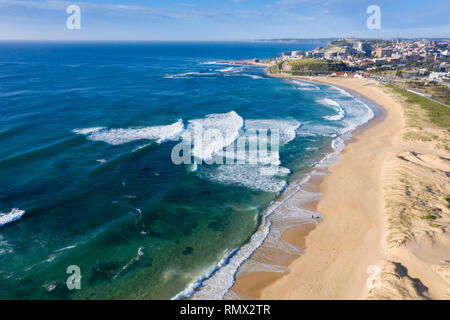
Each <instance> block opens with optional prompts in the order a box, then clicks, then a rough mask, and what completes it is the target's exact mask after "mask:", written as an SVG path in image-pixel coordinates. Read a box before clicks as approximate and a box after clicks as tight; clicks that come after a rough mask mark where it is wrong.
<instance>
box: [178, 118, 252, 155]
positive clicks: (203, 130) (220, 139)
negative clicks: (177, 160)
mask: <svg viewBox="0 0 450 320" xmlns="http://www.w3.org/2000/svg"><path fill="white" fill-rule="evenodd" d="M243 125H244V119H242V117H241V116H239V115H238V114H237V113H236V112H235V111H230V112H228V113H214V114H209V115H206V117H205V118H202V119H193V120H189V122H188V126H187V128H186V131H184V132H183V133H182V134H181V137H182V139H183V140H184V141H186V142H190V143H191V144H193V146H192V154H193V156H194V157H195V158H198V159H203V160H205V161H206V160H209V159H211V158H212V157H213V156H214V155H215V154H216V153H217V152H219V151H222V150H223V149H224V148H225V147H227V146H229V145H230V144H232V143H233V142H234V141H236V139H237V138H238V137H239V130H240V129H242V127H243ZM194 135H195V137H194Z"/></svg>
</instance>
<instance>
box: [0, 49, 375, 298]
mask: <svg viewBox="0 0 450 320" xmlns="http://www.w3.org/2000/svg"><path fill="white" fill-rule="evenodd" d="M315 46H317V44H314V45H312V44H302V43H290V44H287V43H258V42H254V43H251V42H248V43H247V42H221V43H180V42H179V43H169V42H143V43H129V42H115V43H113V42H111V43H109V42H104V43H89V42H85V43H70V42H68V43H63V42H2V43H0V112H1V113H0V299H172V298H176V299H182V298H186V297H189V296H191V295H193V294H194V295H195V294H199V295H200V296H201V297H206V298H208V297H209V298H222V297H223V296H224V294H225V293H226V292H227V290H228V288H229V287H230V286H231V285H232V282H233V277H234V274H235V273H236V271H237V270H238V268H239V266H240V265H241V263H242V262H243V261H244V260H245V259H246V258H248V256H250V255H251V253H252V252H253V250H254V249H256V248H257V247H258V246H259V245H260V244H261V242H262V240H264V237H265V236H267V235H263V236H262V237H256V236H255V234H256V232H257V231H258V230H261V224H263V223H265V216H264V215H265V214H266V213H267V211H268V209H269V208H270V206H271V205H273V203H274V201H276V199H277V198H278V197H279V195H280V194H282V193H283V191H284V192H288V191H289V190H290V187H291V186H293V185H301V181H302V179H304V178H305V177H306V176H307V175H308V174H309V173H310V172H311V171H312V170H314V168H315V167H316V166H317V165H319V164H320V163H321V162H323V161H324V159H327V157H329V156H330V155H332V154H336V152H338V151H339V150H340V149H341V148H342V144H343V141H342V137H343V136H345V135H346V134H348V133H349V132H351V131H352V130H353V129H354V128H356V127H357V126H359V125H361V124H363V123H366V122H367V121H369V120H370V119H371V118H372V117H373V116H374V112H373V111H372V109H371V108H370V107H369V106H368V105H367V102H365V101H363V100H362V99H361V98H359V97H356V96H353V95H352V94H350V93H348V92H346V91H344V90H342V89H340V88H336V87H332V86H329V85H324V84H317V83H312V82H308V81H300V80H298V81H297V80H283V79H276V78H270V77H267V76H266V75H265V73H264V68H262V67H258V66H251V65H224V64H221V63H220V61H223V60H228V59H252V58H271V57H276V56H279V55H281V52H283V51H287V50H311V49H313V48H314V47H315ZM194 124H200V125H202V126H204V127H207V128H210V129H212V130H214V132H216V133H217V132H218V133H223V132H228V133H230V132H231V134H230V135H227V138H226V139H223V140H220V141H219V142H217V141H212V142H211V141H210V140H208V141H206V142H204V144H203V154H202V153H201V152H200V153H199V154H198V156H197V159H200V160H204V161H201V163H198V164H197V163H180V164H176V163H174V161H173V150H174V148H175V147H176V146H177V145H179V143H180V142H183V141H184V142H185V143H186V142H190V140H189V139H190V138H189V136H190V134H191V133H192V127H193V126H194ZM245 130H269V131H270V132H276V133H278V134H279V153H278V154H277V153H270V159H269V161H268V162H258V163H256V164H254V163H252V164H249V163H233V164H228V163H224V164H220V163H219V164H218V163H212V164H208V163H206V160H208V159H211V158H214V157H216V156H218V155H220V154H223V153H224V152H225V151H226V150H227V148H228V149H229V148H231V147H230V146H231V145H233V143H236V141H239V139H240V138H242V137H243V136H244V135H245ZM247 138H248V137H247ZM205 150H206V151H205ZM197 151H198V148H197V149H196V146H195V144H194V146H193V153H194V155H195V154H196V152H197ZM248 157H250V156H248ZM247 160H248V158H247ZM244 162H245V161H244ZM69 266H76V268H77V270H79V275H80V277H81V278H79V279H81V280H80V281H79V289H77V288H75V289H69V288H68V286H67V279H68V278H69V277H70V276H71V275H72V271H70V270H73V268H69ZM68 268H69V270H68ZM217 278H219V279H217ZM212 279H216V280H217V281H212ZM213 282H214V286H216V287H215V288H213V289H214V290H213V289H212V288H211V287H208V286H211V284H210V283H213ZM217 286H219V287H220V288H219V287H217ZM219 289H220V290H219ZM208 292H214V293H211V294H209V293H208ZM218 292H221V293H218Z"/></svg>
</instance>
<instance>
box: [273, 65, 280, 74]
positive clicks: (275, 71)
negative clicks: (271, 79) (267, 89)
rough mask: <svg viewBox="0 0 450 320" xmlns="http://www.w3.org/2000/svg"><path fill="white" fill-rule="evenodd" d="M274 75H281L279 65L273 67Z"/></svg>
mask: <svg viewBox="0 0 450 320" xmlns="http://www.w3.org/2000/svg"><path fill="white" fill-rule="evenodd" d="M272 73H280V68H279V67H278V63H277V64H275V65H274V66H273V67H272Z"/></svg>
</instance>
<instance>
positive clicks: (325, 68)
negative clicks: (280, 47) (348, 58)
mask: <svg viewBox="0 0 450 320" xmlns="http://www.w3.org/2000/svg"><path fill="white" fill-rule="evenodd" d="M288 63H289V64H290V65H291V67H292V73H293V74H317V73H329V72H339V71H347V70H348V67H347V65H346V64H345V63H343V62H342V61H327V60H324V59H299V60H291V61H289V62H288Z"/></svg>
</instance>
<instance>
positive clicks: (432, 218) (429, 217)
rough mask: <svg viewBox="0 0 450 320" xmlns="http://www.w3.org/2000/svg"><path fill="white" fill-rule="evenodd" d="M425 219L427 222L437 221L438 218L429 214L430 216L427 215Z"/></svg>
mask: <svg viewBox="0 0 450 320" xmlns="http://www.w3.org/2000/svg"><path fill="white" fill-rule="evenodd" d="M424 218H425V219H427V220H435V219H436V216H435V215H433V214H430V213H429V214H427V215H425V216H424Z"/></svg>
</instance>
